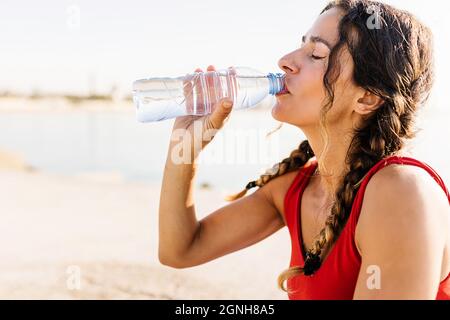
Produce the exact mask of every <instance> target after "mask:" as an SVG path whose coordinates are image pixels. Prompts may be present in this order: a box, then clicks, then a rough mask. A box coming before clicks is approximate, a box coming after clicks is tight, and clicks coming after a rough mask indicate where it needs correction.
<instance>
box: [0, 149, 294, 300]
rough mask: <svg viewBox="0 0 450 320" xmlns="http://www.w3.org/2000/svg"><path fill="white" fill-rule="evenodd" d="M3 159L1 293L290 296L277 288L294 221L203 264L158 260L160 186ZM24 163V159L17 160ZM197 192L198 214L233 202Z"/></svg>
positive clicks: (122, 296)
mask: <svg viewBox="0 0 450 320" xmlns="http://www.w3.org/2000/svg"><path fill="white" fill-rule="evenodd" d="M12 158H14V157H9V158H8V159H9V160H8V161H4V162H3V163H2V162H0V195H1V198H0V212H1V217H2V223H1V224H0V242H1V243H2V245H1V249H0V261H1V264H0V298H1V299H17V298H18V299H287V296H286V294H285V293H284V292H282V291H280V290H279V289H278V288H277V287H276V279H277V276H278V274H279V273H280V272H281V271H282V270H284V268H285V267H287V265H288V263H289V255H290V241H289V234H288V231H287V229H286V228H283V229H282V230H280V231H278V232H277V233H275V234H274V235H272V236H271V237H269V238H267V239H265V240H263V241H261V242H260V243H258V244H256V245H253V246H252V247H249V248H246V249H243V250H241V251H239V252H235V253H232V254H229V255H227V256H225V257H221V258H219V259H216V260H215V261H211V262H209V263H207V264H204V265H202V266H197V267H193V268H187V269H174V268H170V267H167V266H163V265H161V264H160V263H159V261H158V258H157V246H158V228H157V227H158V201H159V192H160V191H159V185H158V184H155V185H151V184H146V183H143V182H129V181H124V180H122V179H121V178H120V176H116V175H114V174H112V175H107V174H101V175H100V174H99V175H96V174H90V175H79V176H64V175H58V174H51V173H45V172H39V171H33V170H31V171H30V170H29V169H27V166H26V164H24V163H22V162H21V160H20V158H17V159H15V160H11V159H12ZM14 163H15V165H13V164H14ZM222 196H223V195H222V194H219V193H218V192H217V191H214V190H197V191H196V203H197V216H198V218H201V217H203V216H204V215H206V214H208V213H210V212H212V211H213V210H215V209H216V208H219V206H222V205H224V204H225V202H223V200H222Z"/></svg>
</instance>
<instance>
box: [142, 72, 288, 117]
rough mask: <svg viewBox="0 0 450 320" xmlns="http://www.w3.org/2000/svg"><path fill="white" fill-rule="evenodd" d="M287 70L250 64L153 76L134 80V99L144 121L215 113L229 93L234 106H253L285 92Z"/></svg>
mask: <svg viewBox="0 0 450 320" xmlns="http://www.w3.org/2000/svg"><path fill="white" fill-rule="evenodd" d="M284 76H285V75H284V74H281V73H275V74H274V73H268V74H264V73H261V72H259V71H257V70H254V69H252V68H248V67H230V68H227V69H224V70H216V71H207V72H194V73H189V74H186V75H185V76H181V77H176V78H168V77H166V78H149V79H142V80H137V81H135V82H134V83H133V100H134V103H135V105H136V108H137V119H138V121H140V122H152V121H160V120H165V119H170V118H175V117H179V116H185V115H199V116H201V115H206V114H209V113H211V112H212V111H213V110H212V109H213V107H214V105H215V103H216V102H217V101H219V100H220V99H221V98H224V97H228V98H230V99H231V100H232V101H233V109H245V108H250V107H253V106H255V105H256V104H258V103H259V102H261V101H262V100H263V99H264V98H266V97H267V96H268V95H276V94H278V93H283V92H284V91H285V90H286V89H285V85H284Z"/></svg>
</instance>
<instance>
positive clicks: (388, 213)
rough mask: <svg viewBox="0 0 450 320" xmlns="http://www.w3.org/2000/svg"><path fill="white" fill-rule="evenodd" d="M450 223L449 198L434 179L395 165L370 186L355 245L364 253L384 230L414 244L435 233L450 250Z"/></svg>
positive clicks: (414, 168)
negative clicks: (364, 245)
mask: <svg viewBox="0 0 450 320" xmlns="http://www.w3.org/2000/svg"><path fill="white" fill-rule="evenodd" d="M449 222H450V207H449V203H448V199H447V196H446V194H445V192H444V191H443V189H442V188H441V186H439V184H438V183H437V182H436V181H435V180H434V178H433V177H432V176H431V175H430V174H429V173H428V172H427V171H426V170H424V169H423V168H420V167H417V166H413V165H400V164H391V165H388V166H386V167H384V168H382V169H380V170H379V171H377V172H376V173H375V174H374V175H373V176H372V177H371V179H370V181H369V183H368V184H367V187H366V190H365V192H364V199H363V203H362V207H361V213H360V216H359V219H358V223H357V226H356V231H355V241H356V243H357V246H358V249H359V250H362V249H361V245H362V243H363V242H365V240H367V238H370V237H372V236H373V237H379V236H381V234H380V230H383V233H389V232H392V233H393V234H395V236H396V237H398V238H399V239H400V238H408V239H411V240H413V238H414V237H416V236H417V237H421V236H422V235H424V234H427V233H428V232H432V233H434V234H436V235H439V237H437V238H436V239H435V240H436V241H437V242H439V243H441V244H443V245H445V244H447V246H448V244H449V240H448V236H447V235H448V234H449V232H450V230H449V229H450V224H449ZM402 233H404V234H402ZM416 240H418V241H421V240H423V239H416ZM360 253H361V252H360Z"/></svg>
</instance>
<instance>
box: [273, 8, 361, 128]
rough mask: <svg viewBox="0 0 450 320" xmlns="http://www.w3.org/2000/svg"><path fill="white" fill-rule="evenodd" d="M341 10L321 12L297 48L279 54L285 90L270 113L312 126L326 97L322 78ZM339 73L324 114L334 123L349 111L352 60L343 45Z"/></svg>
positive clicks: (337, 35) (352, 86)
mask: <svg viewBox="0 0 450 320" xmlns="http://www.w3.org/2000/svg"><path fill="white" fill-rule="evenodd" d="M341 17H342V11H341V10H340V9H338V8H332V9H330V10H328V11H326V12H324V13H323V14H321V15H320V16H319V17H318V18H317V20H316V21H315V23H314V24H313V26H312V27H311V29H310V30H309V31H308V33H307V34H306V35H305V36H304V37H303V39H302V40H303V41H302V45H301V47H300V48H299V49H296V50H295V51H293V52H290V53H288V54H286V55H285V56H283V57H282V58H281V59H280V60H279V61H278V65H279V67H280V68H281V69H282V70H283V71H284V72H285V73H286V86H287V88H288V90H289V93H287V94H283V95H280V96H277V103H276V105H275V106H274V107H273V109H272V116H273V117H274V118H275V119H276V120H278V121H281V122H286V123H290V124H293V125H295V126H298V127H300V128H303V129H304V128H307V127H316V126H317V125H318V123H319V122H320V109H321V108H322V107H323V105H324V103H325V100H324V99H325V98H326V91H325V87H324V85H323V78H324V75H325V72H326V70H327V67H328V60H329V56H330V53H331V48H333V47H334V45H335V44H336V43H337V42H338V39H339V34H338V26H339V21H340V19H341ZM338 60H339V63H340V65H341V69H340V76H339V78H338V79H337V81H336V86H335V91H334V92H335V101H334V104H333V106H332V108H331V110H330V111H329V112H328V114H327V124H332V123H337V122H339V120H342V117H343V116H345V115H346V113H348V111H350V108H351V100H352V98H353V94H354V92H355V91H354V90H353V89H355V88H356V86H354V84H353V82H352V74H353V60H352V58H351V55H350V54H349V52H348V51H347V49H346V48H345V47H344V48H343V49H342V50H341V53H340V55H339V58H338Z"/></svg>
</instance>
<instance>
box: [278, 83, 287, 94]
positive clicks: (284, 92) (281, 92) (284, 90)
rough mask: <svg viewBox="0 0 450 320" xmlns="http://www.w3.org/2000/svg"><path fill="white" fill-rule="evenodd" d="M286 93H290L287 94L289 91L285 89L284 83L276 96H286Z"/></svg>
mask: <svg viewBox="0 0 450 320" xmlns="http://www.w3.org/2000/svg"><path fill="white" fill-rule="evenodd" d="M288 93H290V92H289V89H288V88H287V86H286V83H285V84H284V87H283V89H281V91H280V92H278V93H277V94H276V95H277V96H280V95H282V94H288Z"/></svg>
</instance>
